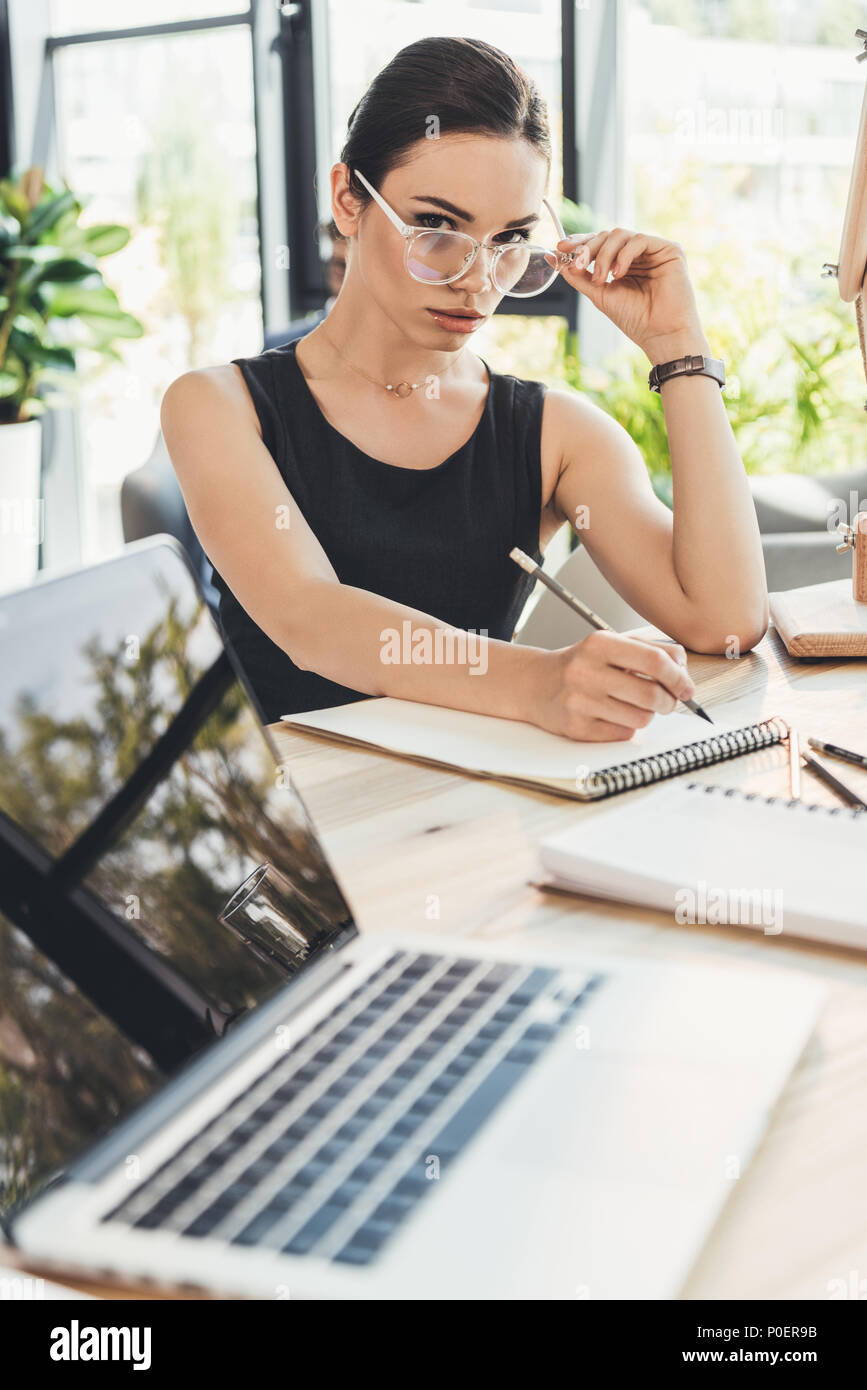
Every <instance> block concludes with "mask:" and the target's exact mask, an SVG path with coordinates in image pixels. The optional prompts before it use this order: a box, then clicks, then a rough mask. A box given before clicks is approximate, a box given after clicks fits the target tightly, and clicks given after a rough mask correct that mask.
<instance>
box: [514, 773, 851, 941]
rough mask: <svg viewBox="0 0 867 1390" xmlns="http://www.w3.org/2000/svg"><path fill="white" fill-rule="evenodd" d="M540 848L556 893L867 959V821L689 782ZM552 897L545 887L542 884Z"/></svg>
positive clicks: (844, 809)
mask: <svg viewBox="0 0 867 1390" xmlns="http://www.w3.org/2000/svg"><path fill="white" fill-rule="evenodd" d="M652 807H653V814H652V815H648V803H647V802H646V801H642V802H641V803H640V804H636V803H635V802H632V803H630V802H625V803H623V804H621V805H618V806H616V807H613V806H612V807H611V808H610V809H608V810H604V811H602V812H601V813H600V814H599V815H598V816H594V817H592V819H590V820H582V821H581V823H580V824H579V825H573V826H572V827H571V828H570V829H569V830H566V831H561V832H559V833H558V834H556V835H552V836H550V837H549V838H548V839H546V840H543V841H542V844H541V846H540V851H539V853H540V858H541V862H542V866H543V869H544V870H545V871H546V874H547V875H548V876H550V877H549V879H548V882H549V883H550V886H552V887H555V888H561V889H566V890H570V891H572V892H577V893H586V894H589V895H590V896H591V897H600V898H609V899H615V900H617V901H618V902H628V903H638V904H640V905H641V906H642V907H657V908H662V909H664V910H665V911H670V912H672V913H673V914H674V915H675V917H676V919H677V920H678V921H680V922H696V923H699V924H701V923H706V924H707V925H711V926H726V925H731V926H740V927H751V928H753V929H755V930H757V931H761V932H764V933H765V934H766V935H769V936H787V935H789V936H799V937H807V938H809V939H810V940H813V941H822V942H826V943H830V944H834V945H838V946H855V947H860V948H862V949H865V948H867V894H865V892H864V885H863V880H862V877H861V874H860V872H859V869H860V866H863V865H864V864H865V863H867V811H862V810H860V809H859V808H857V807H856V808H852V807H849V806H816V805H810V804H808V803H806V802H801V801H786V800H783V799H782V798H779V797H769V796H762V795H759V794H758V793H755V792H743V791H741V790H739V789H738V788H736V787H721V786H713V785H707V784H705V783H701V782H689V783H683V782H680V783H678V784H677V785H676V786H671V787H660V789H659V791H658V792H656V793H655V794H654V797H653V802H652ZM536 886H537V887H545V886H546V884H545V883H541V884H537V885H536Z"/></svg>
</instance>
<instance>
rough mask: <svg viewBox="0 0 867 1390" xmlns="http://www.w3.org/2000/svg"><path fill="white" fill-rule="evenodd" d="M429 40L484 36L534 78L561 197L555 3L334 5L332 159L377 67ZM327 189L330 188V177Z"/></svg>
mask: <svg viewBox="0 0 867 1390" xmlns="http://www.w3.org/2000/svg"><path fill="white" fill-rule="evenodd" d="M430 35H452V36H455V37H459V38H467V39H484V40H485V42H486V43H490V44H494V45H495V47H497V48H501V49H502V50H503V52H504V53H508V55H509V57H510V58H514V60H515V62H516V63H518V64H519V65H520V66H521V67H522V68H524V69H525V71H526V72H528V73H529V75H530V76H531V77H532V78H534V79H535V81H536V82H537V83H538V85H539V88H540V90H541V92H542V95H543V96H544V98H545V100H546V102H547V103H548V113H549V116H550V119H551V140H552V144H553V147H554V158H553V161H552V167H551V185H550V188H551V192H552V193H553V194H554V196H555V197H559V196H560V194H561V192H562V186H563V181H562V171H563V155H562V149H563V145H562V131H563V121H562V98H561V83H560V5H559V3H558V0H490V3H487V2H486V3H480V2H479V0H476V3H468V0H452V3H449V4H442V3H431V0H422V3H419V4H407V3H405V0H366V3H365V4H363V5H359V4H358V2H357V0H329V5H328V37H329V56H330V77H331V135H332V151H331V158H332V159H337V158H338V157H339V154H340V147H341V145H342V144H343V141H344V138H345V134H346V123H347V121H348V119H349V115H350V112H351V111H352V109H353V107H354V106H355V104H356V102H357V101H358V99H359V97H360V96H361V95H362V93H363V92H364V90H365V88H366V87H367V86H368V84H369V83H370V82H371V80H372V79H373V78H374V77H375V76H376V74H377V73H378V72H379V70H380V68H383V67H384V66H385V64H386V63H387V62H388V61H389V59H390V58H393V57H394V55H395V53H397V52H398V51H399V50H400V49H401V48H404V47H406V45H407V44H409V43H414V42H415V41H416V39H422V38H425V37H427V36H430ZM327 172H328V171H327V170H325V171H324V173H325V174H326V175H327ZM320 186H323V184H322V180H321V179H320ZM324 187H325V188H327V187H328V179H327V177H326V178H325V179H324Z"/></svg>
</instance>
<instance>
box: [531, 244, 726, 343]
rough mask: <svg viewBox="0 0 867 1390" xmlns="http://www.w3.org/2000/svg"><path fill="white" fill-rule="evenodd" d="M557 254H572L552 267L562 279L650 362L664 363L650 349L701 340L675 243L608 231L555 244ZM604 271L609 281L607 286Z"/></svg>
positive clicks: (690, 290) (681, 256)
mask: <svg viewBox="0 0 867 1390" xmlns="http://www.w3.org/2000/svg"><path fill="white" fill-rule="evenodd" d="M557 251H558V252H559V253H561V254H562V255H570V254H571V259H570V260H568V261H561V262H560V263H559V265H558V267H557V268H558V270H559V271H560V274H561V275H562V277H563V279H564V280H566V281H567V282H568V284H570V285H572V286H573V288H574V289H576V290H578V292H579V293H580V294H583V295H584V296H585V297H586V298H587V299H589V300H590V302H591V304H595V306H596V308H597V309H599V310H601V312H602V313H603V314H605V315H606V317H607V318H609V319H610V320H611V322H612V323H614V324H616V325H617V327H618V328H619V329H620V330H621V331H622V332H623V333H625V334H626V336H627V338H630V339H631V340H632V342H633V343H635V344H636V345H637V346H638V347H640V348H641V349H642V351H644V352H646V353H647V355H648V357H649V358H650V359H651V361H654V360H657V361H663V360H664V352H663V355H662V356H660V355H659V354H658V353H657V351H656V347H655V345H659V346H661V345H662V344H663V343H664V341H665V340H671V341H672V343H673V344H676V343H677V342H678V341H679V340H681V339H683V340H684V341H689V340H691V338H693V337H694V338H695V339H696V341H697V342H700V343H703V342H704V341H705V340H704V335H703V333H702V330H701V327H700V325H699V319H698V310H697V308H696V303H695V295H694V293H693V288H692V284H691V282H690V278H689V272H688V271H687V268H686V256H685V254H684V251H683V247H682V246H679V245H678V243H677V242H676V241H663V239H662V237H658V236H650V235H647V234H645V233H643V232H630V231H628V230H627V229H626V228H624V227H615V229H614V231H612V232H592V233H589V234H587V233H584V234H581V235H578V236H570V237H567V238H566V239H565V241H560V242H558V243H557ZM591 264H593V270H592V272H591V270H590V268H589V267H590V265H591ZM609 271H610V272H611V274H612V275H613V276H614V279H613V280H612V281H611V282H609V283H606V281H607V280H608V273H609ZM692 350H693V351H696V350H700V349H696V348H693V349H692ZM664 351H668V348H665V349H664ZM675 355H677V354H676V353H675Z"/></svg>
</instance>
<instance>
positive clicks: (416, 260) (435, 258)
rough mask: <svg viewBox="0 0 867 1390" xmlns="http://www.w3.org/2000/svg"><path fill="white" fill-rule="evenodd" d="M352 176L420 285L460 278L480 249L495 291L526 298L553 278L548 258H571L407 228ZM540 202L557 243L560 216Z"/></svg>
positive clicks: (511, 244)
mask: <svg viewBox="0 0 867 1390" xmlns="http://www.w3.org/2000/svg"><path fill="white" fill-rule="evenodd" d="M353 172H354V173H355V175H356V177H357V178H359V179H360V180H361V182H362V183H363V184H364V187H365V188H366V189H367V191H368V193H369V194H370V196H371V198H373V199H374V201H375V202H377V203H378V204H379V206H380V207H381V208H382V210H383V212H384V213H385V215H386V217H387V218H388V220H389V222H391V223H392V225H393V226H395V227H396V228H397V230H398V231H399V232H400V234H401V236H402V237H403V239H404V241H405V242H406V249H405V252H404V265H405V266H406V268H407V270H408V271H409V273H410V275H411V276H412V278H413V280H419V281H420V282H421V283H422V284H426V285H449V284H451V282H452V281H453V280H459V279H460V278H461V276H463V275H466V273H467V271H468V270H469V268H470V266H471V265H472V264H473V262H474V261H475V259H476V257H477V256H478V254H479V252H480V251H481V249H482V247H483V246H484V247H485V250H486V251H489V252H490V254H491V280H492V281H493V283H494V285H495V286H496V288H497V289H498V290H499V291H500V293H501V294H508V295H512V296H513V297H514V298H515V299H529V298H531V297H532V296H533V295H534V294H542V292H543V291H544V290H546V289H547V288H548V286H549V285H551V284H553V282H554V281H555V280H556V278H557V273H558V271H557V266H552V265H551V262H550V260H549V259H548V257H550V256H554V257H555V258H556V259H557V261H558V262H559V263H561V264H565V262H567V261H570V260H571V259H572V257H571V255H561V254H560V253H559V252H557V251H552V250H551V249H550V248H549V247H546V246H534V245H532V244H531V243H529V242H526V241H519V242H504V243H503V244H502V245H501V246H488V245H487V244H486V243H485V242H483V241H476V239H475V238H474V237H471V236H470V235H469V234H468V233H467V232H450V231H442V232H438V231H430V230H429V229H428V228H426V227H409V226H407V224H406V223H405V222H403V221H401V219H400V218H399V217H398V215H397V213H396V212H395V211H394V208H391V207H389V205H388V203H387V202H386V201H385V199H384V198H383V197H382V196H381V195H380V194H379V193H377V191H376V189H375V188H374V187H373V186H372V184H369V183H368V181H367V179H366V178H365V177H364V175H363V174H362V173H360V172H359V170H358V169H355V170H353ZM542 202H543V203H544V204H545V207H546V208H547V209H548V212H549V213H550V214H551V219H552V221H553V223H554V226H555V228H556V230H557V237H558V239H559V240H560V241H562V240H563V238H564V237H565V235H566V233H565V232H564V231H563V226H562V224H561V222H560V219H559V217H558V216H557V214H556V212H555V211H554V208H553V207H552V205H551V204H550V203H549V202H548V199H547V198H543V199H542Z"/></svg>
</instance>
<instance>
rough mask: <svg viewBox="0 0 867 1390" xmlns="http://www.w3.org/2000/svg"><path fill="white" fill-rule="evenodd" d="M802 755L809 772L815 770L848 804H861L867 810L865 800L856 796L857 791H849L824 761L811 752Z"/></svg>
mask: <svg viewBox="0 0 867 1390" xmlns="http://www.w3.org/2000/svg"><path fill="white" fill-rule="evenodd" d="M807 742H808V743H809V742H810V740H809V739H808V740H807ZM802 756H803V759H804V766H805V767H808V768H809V769H810V771H811V772H815V774H816V776H817V777H821V779H822V781H823V782H827V784H828V786H829V787H831V788H832V790H833V791H835V792H836V793H837V795H838V796H840V797H842V798H843V800H844V801H846V802H848V804H849V805H850V806H861V807H863V809H864V810H865V811H867V801H862V800H861V797H860V796H858V795H857V793H855V792H853V791H851V790H850V789H849V787H847V786H846V783H845V782H841V781H840V780H839V778H837V777H835V776H834V774H833V772H830V771H829V770H828V768H827V767H826V766H825V764H824V763H820V762H819V759H818V758H814V757H813V755H812V753H804V754H803V755H802Z"/></svg>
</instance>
